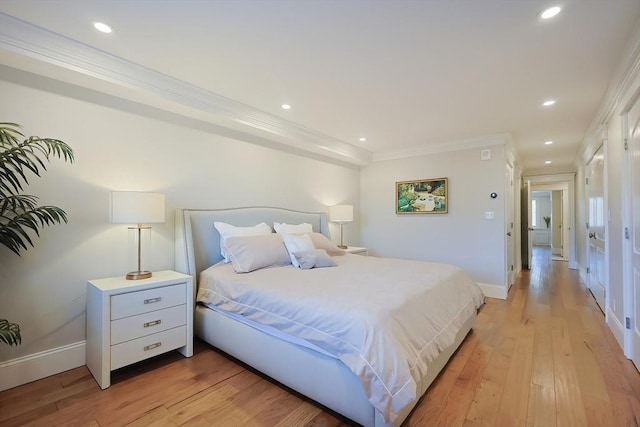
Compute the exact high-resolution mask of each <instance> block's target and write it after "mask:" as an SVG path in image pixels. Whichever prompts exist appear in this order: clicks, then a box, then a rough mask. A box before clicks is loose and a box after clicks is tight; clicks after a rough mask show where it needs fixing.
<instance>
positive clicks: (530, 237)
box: [527, 180, 533, 269]
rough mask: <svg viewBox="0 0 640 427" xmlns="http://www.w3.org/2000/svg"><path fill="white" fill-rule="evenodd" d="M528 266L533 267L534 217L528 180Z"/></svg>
mask: <svg viewBox="0 0 640 427" xmlns="http://www.w3.org/2000/svg"><path fill="white" fill-rule="evenodd" d="M527 254H528V255H527V257H528V259H527V266H528V267H529V269H531V267H532V262H533V217H532V210H531V181H529V180H527Z"/></svg>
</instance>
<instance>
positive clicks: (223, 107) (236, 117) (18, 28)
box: [0, 13, 373, 165]
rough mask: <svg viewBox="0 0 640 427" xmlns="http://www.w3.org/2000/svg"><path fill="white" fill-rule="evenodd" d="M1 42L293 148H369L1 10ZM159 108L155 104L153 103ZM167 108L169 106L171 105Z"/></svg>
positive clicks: (364, 159) (359, 158)
mask: <svg viewBox="0 0 640 427" xmlns="http://www.w3.org/2000/svg"><path fill="white" fill-rule="evenodd" d="M0 47H2V48H4V49H7V50H9V51H12V52H15V53H17V54H19V55H23V56H25V57H28V58H33V59H35V60H37V61H42V62H43V63H47V64H54V65H57V66H59V67H61V68H63V69H65V70H68V71H72V72H75V73H80V74H83V75H85V76H90V77H92V78H94V79H97V80H99V81H102V82H109V83H111V84H115V85H116V86H118V87H120V88H123V89H127V90H133V91H137V92H141V93H146V94H150V95H152V96H154V97H156V98H159V99H161V100H163V101H169V102H170V103H172V104H175V105H176V106H187V107H190V108H193V109H195V110H198V111H200V112H204V113H205V114H206V116H207V121H209V122H211V123H216V124H218V125H220V126H223V127H226V128H229V129H243V130H246V131H249V132H251V133H253V134H257V135H261V136H263V137H266V138H268V139H270V140H272V141H275V142H278V143H281V144H285V145H288V146H291V147H295V148H296V149H300V150H304V151H309V152H313V153H316V154H322V155H325V156H328V157H331V158H334V159H339V160H342V161H345V162H347V163H351V164H355V165H366V164H369V163H370V162H371V160H372V157H373V155H372V153H371V152H370V151H367V150H365V149H363V148H360V147H358V146H355V145H352V144H349V143H347V142H344V141H341V140H339V139H337V138H333V137H331V136H328V135H325V134H322V133H320V132H317V131H315V130H313V129H309V128H307V127H304V126H301V125H298V124H296V123H293V122H291V121H288V120H285V119H283V118H280V117H278V116H276V115H273V114H270V113H267V112H265V111H262V110H259V109H257V108H254V107H251V106H249V105H246V104H243V103H241V102H238V101H235V100H233V99H230V98H227V97H224V96H222V95H219V94H217V93H213V92H211V91H208V90H206V89H203V88H200V87H198V86H195V85H192V84H190V83H187V82H184V81H182V80H178V79H176V78H173V77H171V76H168V75H165V74H162V73H159V72H157V71H155V70H152V69H150V68H146V67H143V66H141V65H139V64H136V63H134V62H131V61H127V60H125V59H123V58H120V57H117V56H114V55H110V54H108V53H107V52H104V51H101V50H98V49H95V48H93V47H91V46H88V45H85V44H83V43H80V42H77V41H75V40H72V39H70V38H67V37H64V36H62V35H60V34H57V33H54V32H51V31H48V30H46V29H44V28H41V27H38V26H36V25H32V24H30V23H27V22H25V21H22V20H20V19H17V18H14V17H12V16H9V15H6V14H4V13H0ZM153 105H154V106H155V107H156V108H159V104H158V103H153ZM169 110H170V108H169Z"/></svg>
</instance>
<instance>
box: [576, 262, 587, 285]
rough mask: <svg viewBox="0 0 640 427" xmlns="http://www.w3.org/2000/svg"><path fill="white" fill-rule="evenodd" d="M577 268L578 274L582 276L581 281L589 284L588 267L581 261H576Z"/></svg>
mask: <svg viewBox="0 0 640 427" xmlns="http://www.w3.org/2000/svg"><path fill="white" fill-rule="evenodd" d="M576 269H577V270H578V274H579V276H580V282H581V283H582V284H583V285H585V287H586V286H587V269H586V268H584V267H583V266H582V265H581V264H580V263H579V262H576Z"/></svg>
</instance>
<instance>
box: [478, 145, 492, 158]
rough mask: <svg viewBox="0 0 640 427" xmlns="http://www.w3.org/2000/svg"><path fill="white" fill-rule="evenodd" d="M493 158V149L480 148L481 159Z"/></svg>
mask: <svg viewBox="0 0 640 427" xmlns="http://www.w3.org/2000/svg"><path fill="white" fill-rule="evenodd" d="M490 159H491V150H489V149H488V148H487V149H484V150H480V160H490Z"/></svg>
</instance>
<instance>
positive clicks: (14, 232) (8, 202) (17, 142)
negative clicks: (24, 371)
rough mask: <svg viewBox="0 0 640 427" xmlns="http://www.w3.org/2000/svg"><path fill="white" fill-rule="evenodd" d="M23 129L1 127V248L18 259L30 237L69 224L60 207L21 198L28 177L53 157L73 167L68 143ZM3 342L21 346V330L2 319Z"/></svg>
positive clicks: (0, 322) (7, 124)
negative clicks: (52, 227)
mask: <svg viewBox="0 0 640 427" xmlns="http://www.w3.org/2000/svg"><path fill="white" fill-rule="evenodd" d="M20 128H21V126H20V125H18V124H16V123H0V244H2V245H4V246H6V247H7V248H9V249H11V250H12V251H13V252H14V253H15V254H17V255H20V251H21V250H27V249H28V246H27V244H29V245H30V246H33V240H32V237H31V235H30V233H35V234H36V236H39V235H40V232H39V229H40V228H42V227H44V226H49V225H53V224H55V223H58V224H59V223H61V222H62V221H64V222H65V223H66V222H67V214H66V213H65V211H64V210H62V209H60V208H59V207H56V206H38V205H37V202H38V198H37V197H36V196H31V195H27V194H20V193H21V192H22V191H23V186H26V185H28V184H29V181H28V179H27V174H28V173H29V172H31V173H33V174H35V175H36V176H40V172H41V170H46V169H47V167H46V165H45V160H46V161H49V160H50V158H51V157H58V158H63V159H64V160H65V161H68V162H70V163H73V150H72V149H71V147H69V146H68V145H67V144H66V143H65V142H63V141H60V140H58V139H52V138H40V137H37V136H31V137H28V138H26V139H24V135H23V134H22V132H21V131H20ZM0 341H2V342H4V343H6V344H9V345H17V344H19V343H20V341H21V338H20V327H19V326H18V325H17V324H15V323H11V322H8V321H7V320H5V319H0Z"/></svg>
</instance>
